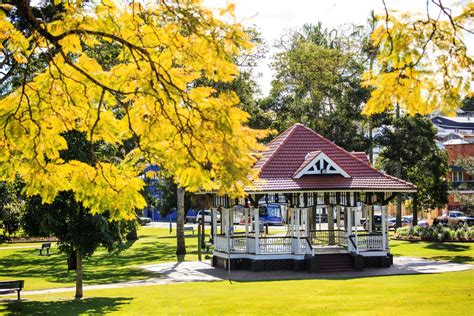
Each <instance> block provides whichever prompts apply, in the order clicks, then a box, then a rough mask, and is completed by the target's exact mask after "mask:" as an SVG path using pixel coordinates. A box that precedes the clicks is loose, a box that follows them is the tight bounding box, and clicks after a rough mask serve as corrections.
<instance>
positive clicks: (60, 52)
mask: <svg viewBox="0 0 474 316" xmlns="http://www.w3.org/2000/svg"><path fill="white" fill-rule="evenodd" d="M59 5H60V6H61V8H62V10H61V11H60V12H61V13H58V15H57V16H56V17H55V18H54V19H51V20H50V21H44V20H40V19H37V18H36V17H35V16H34V15H33V12H32V9H31V6H30V4H29V1H26V0H22V1H15V2H13V3H12V4H2V5H0V8H1V9H2V10H1V11H0V40H1V44H0V49H2V54H3V55H2V56H1V58H3V59H4V60H6V59H7V58H8V57H12V58H13V59H14V60H15V61H16V63H21V64H23V65H26V66H25V67H24V68H25V74H24V80H23V83H22V85H21V87H19V88H17V89H12V91H11V92H10V93H8V94H7V95H6V96H5V97H3V98H2V99H1V100H0V130H1V132H0V180H9V181H11V180H13V179H14V177H15V175H16V174H17V173H18V174H20V175H21V177H22V179H23V180H24V181H25V189H24V190H25V192H26V193H27V194H28V195H36V194H38V195H40V196H41V198H42V200H43V202H46V203H50V202H52V201H53V200H54V198H55V197H56V196H57V195H58V193H59V192H62V191H73V192H74V198H75V200H76V201H78V202H81V203H82V204H83V205H84V207H85V208H87V209H90V210H91V212H92V213H97V212H103V211H106V210H107V211H109V212H110V214H111V217H112V218H121V217H123V218H130V217H131V216H132V214H133V210H134V209H135V208H143V207H145V206H146V203H145V200H144V198H143V197H142V195H141V194H140V191H141V190H142V188H143V186H144V183H143V181H142V180H141V179H139V178H138V175H139V173H140V172H141V171H142V170H143V169H144V166H145V164H146V163H153V164H157V165H159V166H160V167H161V168H162V170H163V171H164V172H165V173H166V175H168V176H171V177H173V178H174V180H175V182H177V183H178V184H179V185H180V186H183V187H185V188H186V189H187V190H188V191H195V190H198V189H201V188H203V189H205V190H215V191H218V192H220V193H223V192H224V191H225V192H227V193H230V194H231V195H240V194H242V193H243V186H244V185H245V184H247V183H248V179H247V176H248V175H249V174H251V166H252V164H253V161H254V158H253V157H252V156H251V155H250V154H249V153H250V152H253V151H256V150H258V149H260V145H258V142H257V138H258V137H262V136H264V133H263V132H258V131H255V130H252V129H250V128H248V127H246V126H245V125H244V124H245V123H246V121H247V119H248V114H247V113H245V112H244V111H242V110H240V109H238V108H237V107H236V105H237V104H238V102H239V100H238V98H237V96H236V95H235V93H233V92H232V91H217V90H215V89H214V88H212V87H210V86H202V85H197V84H195V82H196V80H198V79H202V78H205V79H206V80H210V81H220V82H228V81H231V80H233V78H234V77H235V76H236V75H237V74H238V68H237V66H236V65H235V63H234V60H235V57H236V56H238V55H239V54H241V53H242V52H244V51H246V50H249V49H251V45H250V44H249V41H248V38H247V34H246V33H245V32H244V31H243V29H242V27H241V25H239V24H237V23H233V22H229V21H232V18H233V6H232V5H229V6H228V7H227V8H225V9H223V10H221V11H220V12H218V13H215V12H214V11H211V10H208V9H206V8H204V7H203V6H202V5H201V2H200V1H198V0H194V1H166V2H164V1H159V2H152V1H140V2H133V3H131V4H129V5H123V6H117V5H116V2H114V1H101V2H100V3H97V4H91V3H86V2H83V1H73V2H66V1H65V2H63V3H61V2H60V3H59ZM8 10H17V11H18V13H19V15H20V16H22V17H23V18H24V19H25V20H26V21H27V22H28V23H29V24H30V25H31V28H32V30H33V31H32V32H29V33H28V34H24V33H22V32H20V31H18V30H17V29H16V28H15V26H14V24H13V23H12V21H11V20H9V19H8V18H7V15H6V13H5V12H8ZM104 43H109V44H112V45H114V46H115V47H117V48H118V49H119V50H120V53H119V54H118V57H116V59H117V60H116V62H115V63H114V64H113V65H112V66H111V67H105V66H103V65H101V64H100V63H99V62H98V59H97V56H96V54H94V53H92V52H94V51H97V50H94V48H97V47H100V45H103V44H104ZM39 55H41V56H45V55H46V56H47V58H48V65H47V67H46V69H45V70H44V71H41V72H35V73H34V76H33V77H32V78H30V77H31V73H29V72H31V71H33V70H31V69H30V68H29V67H28V65H30V64H31V63H32V62H33V61H34V60H35V58H37V57H38V56H39ZM72 130H75V131H77V132H80V133H86V135H87V139H88V141H89V142H90V143H91V144H96V143H107V144H114V145H117V146H125V145H126V143H127V142H128V141H130V140H131V139H132V140H133V142H134V143H135V144H136V148H135V149H133V150H130V151H127V153H126V154H125V155H124V156H123V157H122V159H120V160H116V161H108V160H103V159H101V157H98V156H96V155H95V154H94V153H93V152H92V153H91V154H92V158H93V163H91V164H87V163H84V162H81V161H78V160H68V161H65V160H64V159H62V158H61V155H60V153H61V152H62V151H64V150H66V149H67V142H66V140H65V138H64V134H65V133H67V132H69V131H72Z"/></svg>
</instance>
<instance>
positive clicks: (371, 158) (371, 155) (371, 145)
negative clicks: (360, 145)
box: [369, 117, 374, 165]
mask: <svg viewBox="0 0 474 316" xmlns="http://www.w3.org/2000/svg"><path fill="white" fill-rule="evenodd" d="M369 161H370V164H371V165H373V164H374V135H373V132H372V117H369Z"/></svg>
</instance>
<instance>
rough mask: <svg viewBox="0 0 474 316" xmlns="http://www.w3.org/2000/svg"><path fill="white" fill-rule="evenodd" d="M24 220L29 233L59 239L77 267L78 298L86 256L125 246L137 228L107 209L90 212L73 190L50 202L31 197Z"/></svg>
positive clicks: (59, 247) (116, 249) (116, 250)
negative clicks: (99, 248) (76, 198)
mask: <svg viewBox="0 0 474 316" xmlns="http://www.w3.org/2000/svg"><path fill="white" fill-rule="evenodd" d="M24 219H25V224H24V228H25V231H26V232H27V233H28V234H30V235H34V236H51V235H52V236H55V237H57V238H58V249H59V251H60V252H62V253H65V254H66V255H68V258H69V260H70V262H73V266H72V268H75V270H76V293H75V297H76V298H77V299H79V298H82V296H83V286H82V283H83V259H84V258H86V257H90V256H92V255H93V254H94V252H95V251H96V250H97V248H98V247H100V246H102V247H105V248H106V249H107V250H108V251H109V252H118V251H120V250H122V249H124V248H126V247H127V239H126V236H127V235H128V234H129V233H130V232H132V231H134V230H136V221H124V220H113V219H112V218H111V216H110V214H108V212H103V213H101V214H91V213H90V212H89V210H88V209H87V208H85V207H84V206H83V205H82V203H80V202H77V201H76V200H75V198H74V193H73V192H61V193H60V194H59V195H58V196H57V197H56V198H55V199H54V201H53V203H51V204H43V202H42V200H41V197H39V196H35V197H31V198H29V199H28V200H27V205H26V214H25V218H24Z"/></svg>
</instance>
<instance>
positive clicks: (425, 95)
mask: <svg viewBox="0 0 474 316" xmlns="http://www.w3.org/2000/svg"><path fill="white" fill-rule="evenodd" d="M461 3H462V4H464V5H463V7H461V8H453V9H450V8H446V7H445V6H443V4H442V2H441V1H438V0H434V1H430V2H428V1H427V2H426V6H427V7H426V13H425V14H418V15H416V14H411V13H399V12H394V11H389V10H388V9H387V8H386V14H385V15H380V16H378V17H377V26H376V28H375V30H374V32H373V34H372V42H373V45H374V46H376V47H378V48H379V51H378V55H377V59H376V61H377V62H376V65H375V66H374V67H373V69H371V70H370V71H367V72H366V73H365V74H364V76H363V79H364V83H363V84H364V86H367V87H372V88H373V90H372V93H371V97H370V99H369V101H368V102H367V104H366V105H365V108H364V113H365V114H367V115H371V114H374V113H380V112H382V111H384V110H386V109H392V108H393V107H394V106H395V105H396V104H398V105H399V106H400V108H402V109H404V110H406V111H407V112H408V113H410V114H412V115H414V114H416V113H419V114H422V115H425V114H428V113H431V112H433V111H435V110H439V111H442V112H445V113H452V112H453V111H454V110H455V109H456V108H457V107H459V106H460V103H461V99H462V98H463V97H464V96H466V95H472V90H471V89H472V87H471V84H472V79H473V78H472V73H473V70H474V66H473V65H474V64H473V55H472V52H469V51H468V50H467V45H466V42H465V40H464V38H463V35H464V34H467V33H471V34H473V21H474V20H473V17H474V2H473V1H472V0H467V1H463V2H461Z"/></svg>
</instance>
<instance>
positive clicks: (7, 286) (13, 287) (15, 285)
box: [0, 280, 25, 300]
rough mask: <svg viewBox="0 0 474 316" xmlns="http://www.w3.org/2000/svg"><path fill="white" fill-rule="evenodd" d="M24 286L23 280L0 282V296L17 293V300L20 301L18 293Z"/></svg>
mask: <svg viewBox="0 0 474 316" xmlns="http://www.w3.org/2000/svg"><path fill="white" fill-rule="evenodd" d="M24 285H25V281H24V280H15V281H0V294H6V293H11V292H13V291H17V295H18V300H20V292H21V290H22V289H23V286H24Z"/></svg>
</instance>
